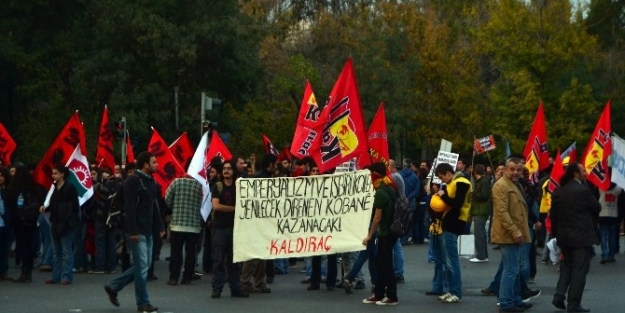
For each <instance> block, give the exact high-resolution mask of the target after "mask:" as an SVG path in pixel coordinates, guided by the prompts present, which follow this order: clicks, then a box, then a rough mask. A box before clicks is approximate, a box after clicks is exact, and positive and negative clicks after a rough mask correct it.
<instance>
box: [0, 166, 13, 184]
mask: <svg viewBox="0 0 625 313" xmlns="http://www.w3.org/2000/svg"><path fill="white" fill-rule="evenodd" d="M0 175H2V177H4V187H8V186H9V184H11V172H10V171H9V169H8V168H6V167H4V166H0Z"/></svg>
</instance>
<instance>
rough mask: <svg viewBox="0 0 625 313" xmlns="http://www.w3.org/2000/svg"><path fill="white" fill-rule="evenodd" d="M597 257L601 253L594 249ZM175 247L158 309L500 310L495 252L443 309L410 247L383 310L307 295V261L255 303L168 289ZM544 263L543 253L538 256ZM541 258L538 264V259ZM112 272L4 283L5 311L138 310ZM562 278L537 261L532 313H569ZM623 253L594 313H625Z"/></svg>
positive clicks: (594, 287) (596, 296) (596, 281)
mask: <svg viewBox="0 0 625 313" xmlns="http://www.w3.org/2000/svg"><path fill="white" fill-rule="evenodd" d="M624 238H625V237H623V236H621V237H620V241H621V247H623V248H624V249H625V240H624ZM596 251H597V253H600V251H601V249H600V248H599V247H596ZM168 255H169V245H168V244H167V243H165V246H164V247H163V253H162V255H161V260H160V261H157V262H156V275H157V276H158V277H159V279H158V280H156V281H152V282H149V283H148V292H149V295H150V300H151V302H152V304H153V305H154V306H157V307H159V312H162V313H166V312H173V313H183V312H298V313H300V312H301V313H305V312H315V313H319V312H324V313H327V312H359V313H360V312H391V311H392V312H449V313H452V312H463V313H471V312H498V308H497V306H496V298H495V297H492V296H490V297H489V296H483V295H481V293H480V290H481V289H483V288H485V287H487V286H488V284H489V282H490V281H491V279H492V277H493V276H494V274H495V271H496V270H497V266H498V262H499V259H500V256H501V255H500V252H499V251H498V250H489V256H490V261H489V262H487V263H479V264H474V263H470V262H469V261H468V260H467V259H462V260H461V267H462V282H463V293H464V299H463V302H462V303H459V304H442V303H439V302H438V301H437V300H436V297H432V296H426V295H425V292H426V291H428V290H429V288H430V284H431V279H432V271H433V264H430V263H428V262H427V259H426V258H427V245H410V246H405V247H404V257H405V263H404V264H405V275H404V276H405V279H406V283H405V284H399V286H398V296H399V305H397V306H395V307H381V306H376V305H370V304H369V305H367V304H363V303H362V302H361V301H362V299H364V298H366V297H368V296H369V289H370V285H369V284H367V288H366V289H365V290H354V293H353V294H351V295H348V294H345V292H344V291H343V289H338V288H337V289H336V290H334V291H327V290H325V288H324V287H322V289H321V290H318V291H307V290H306V287H307V285H304V284H302V283H300V281H301V280H302V279H304V278H305V277H304V274H302V273H299V269H301V268H303V266H304V262H298V268H297V269H291V271H290V272H289V273H288V274H286V275H277V276H276V279H275V282H274V283H273V284H270V285H269V286H270V287H271V289H272V292H271V293H270V294H252V295H251V296H250V298H247V299H241V298H231V297H230V296H229V291H228V290H227V287H226V289H225V290H224V292H223V294H222V298H220V299H211V298H210V294H211V285H210V276H207V275H204V277H202V279H200V280H194V281H193V284H191V285H177V286H169V285H166V284H165V281H166V280H167V278H168V263H167V262H166V261H164V259H165V256H168ZM539 258H540V256H539ZM538 260H540V259H538ZM11 262H12V266H11V268H10V270H9V274H10V275H12V276H14V277H16V276H18V274H19V270H18V268H17V267H15V266H14V260H13V259H11ZM114 275H116V274H113V275H106V274H100V275H98V274H76V275H75V276H74V284H73V285H70V286H61V285H45V284H44V281H45V280H46V279H47V278H49V277H50V273H42V272H39V271H35V273H34V274H33V283H31V284H16V283H11V282H2V283H0V313H13V312H85V313H86V312H98V313H123V312H136V311H137V308H136V306H135V298H134V287H133V285H132V284H131V285H128V286H127V287H126V288H125V289H124V290H122V291H121V292H120V293H119V301H120V302H121V307H114V306H113V305H111V304H110V303H109V301H108V298H107V296H106V294H105V292H104V290H103V286H104V284H105V283H106V281H107V280H109V279H111V278H112V277H114ZM557 279H558V266H552V265H543V264H540V262H538V274H537V276H536V279H535V281H534V283H533V284H531V285H530V287H531V288H532V289H540V290H541V291H542V294H541V295H540V296H539V297H537V298H535V299H533V300H532V301H531V303H533V304H534V307H533V308H531V309H530V310H528V311H526V312H563V311H560V310H557V309H555V308H554V307H553V306H552V305H551V299H552V297H553V293H554V291H555V285H556V282H557ZM624 284H625V254H622V253H621V254H619V255H617V256H616V263H613V264H606V265H600V264H599V257H598V256H597V257H594V258H593V260H592V263H591V269H590V273H589V275H588V279H587V284H586V290H585V292H584V298H583V301H582V302H583V303H582V305H583V306H584V307H588V308H590V309H591V310H592V312H625V288H624Z"/></svg>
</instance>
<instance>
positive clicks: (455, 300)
mask: <svg viewBox="0 0 625 313" xmlns="http://www.w3.org/2000/svg"><path fill="white" fill-rule="evenodd" d="M441 302H442V303H460V302H462V299H461V298H458V297H457V296H454V295H452V294H450V295H449V297H447V298H445V299H443V300H441Z"/></svg>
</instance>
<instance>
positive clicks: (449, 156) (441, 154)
mask: <svg viewBox="0 0 625 313" xmlns="http://www.w3.org/2000/svg"><path fill="white" fill-rule="evenodd" d="M459 156H460V155H459V154H457V153H451V152H446V151H438V156H437V157H436V160H434V165H433V166H432V171H431V172H430V175H428V178H432V182H433V183H435V184H441V183H442V181H441V180H440V179H439V178H438V177H436V175H434V170H435V169H436V166H437V165H438V164H441V163H449V164H450V165H451V166H452V167H453V168H454V169H455V168H456V164H458V157H459Z"/></svg>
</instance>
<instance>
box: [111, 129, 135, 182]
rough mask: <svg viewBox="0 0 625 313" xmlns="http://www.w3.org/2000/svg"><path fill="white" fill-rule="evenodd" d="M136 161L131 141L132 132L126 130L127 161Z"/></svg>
mask: <svg viewBox="0 0 625 313" xmlns="http://www.w3.org/2000/svg"><path fill="white" fill-rule="evenodd" d="M134 162H135V152H134V151H132V143H131V142H130V133H129V132H128V131H126V163H134ZM113 173H115V172H113Z"/></svg>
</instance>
